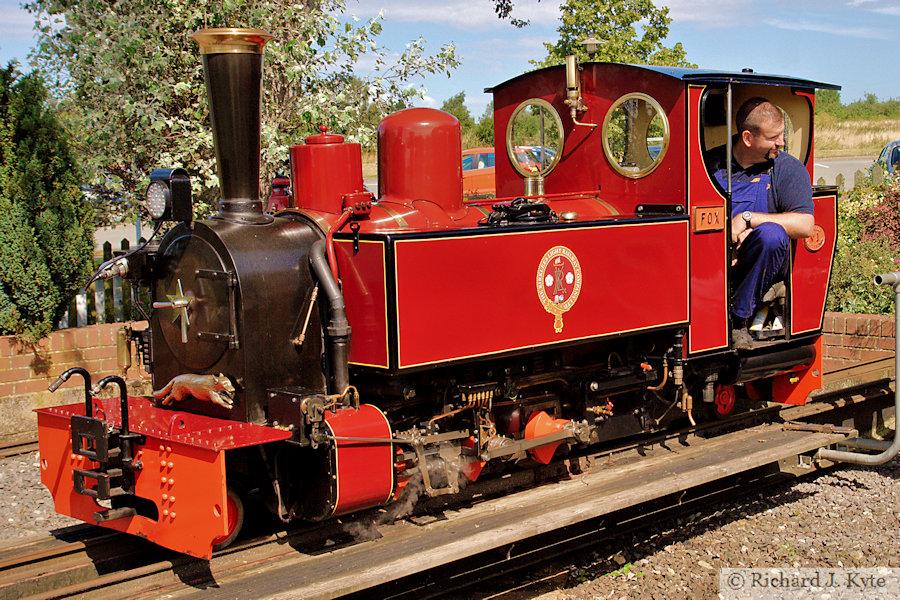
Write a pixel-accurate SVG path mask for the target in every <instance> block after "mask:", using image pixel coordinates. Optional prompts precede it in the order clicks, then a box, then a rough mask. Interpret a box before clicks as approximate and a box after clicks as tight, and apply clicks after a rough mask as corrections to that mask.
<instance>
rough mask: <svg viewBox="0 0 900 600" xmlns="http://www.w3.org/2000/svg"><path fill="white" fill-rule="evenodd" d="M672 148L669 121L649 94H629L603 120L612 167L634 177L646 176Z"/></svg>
mask: <svg viewBox="0 0 900 600" xmlns="http://www.w3.org/2000/svg"><path fill="white" fill-rule="evenodd" d="M668 148H669V120H668V119H667V118H666V113H665V112H664V111H663V109H662V106H660V105H659V102H657V101H656V100H654V99H653V98H651V97H650V96H648V95H647V94H641V93H637V92H635V93H631V94H625V95H624V96H622V97H621V98H619V99H618V100H616V101H615V102H614V103H613V105H612V108H610V109H609V112H607V113H606V118H605V119H603V153H604V154H606V160H608V161H609V164H610V165H612V168H613V169H615V170H616V171H618V172H619V173H621V174H622V175H624V176H625V177H629V178H631V179H638V178H640V177H645V176H646V175H649V174H650V173H652V172H653V170H654V169H656V167H658V166H659V164H660V163H661V162H662V159H663V157H664V156H665V155H666V150H667V149H668Z"/></svg>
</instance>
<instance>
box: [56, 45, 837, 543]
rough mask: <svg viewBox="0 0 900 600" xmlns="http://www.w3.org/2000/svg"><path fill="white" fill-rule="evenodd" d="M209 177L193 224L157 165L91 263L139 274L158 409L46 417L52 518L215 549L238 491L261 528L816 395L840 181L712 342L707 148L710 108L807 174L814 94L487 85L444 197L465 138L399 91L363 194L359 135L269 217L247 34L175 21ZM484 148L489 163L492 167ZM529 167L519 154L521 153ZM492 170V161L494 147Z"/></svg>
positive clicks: (670, 79) (715, 329) (715, 222)
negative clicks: (486, 113) (775, 138)
mask: <svg viewBox="0 0 900 600" xmlns="http://www.w3.org/2000/svg"><path fill="white" fill-rule="evenodd" d="M194 37H195V39H196V40H197V41H198V42H199V44H200V47H201V50H202V53H203V60H204V67H205V73H206V77H207V86H208V92H209V100H210V108H211V116H212V126H213V132H214V138H215V145H216V153H217V160H218V167H219V179H220V185H221V197H222V200H221V203H220V206H219V212H218V214H217V215H215V216H214V217H212V218H210V219H206V220H201V221H194V220H193V219H192V215H191V199H190V181H189V178H188V174H187V173H186V172H185V171H183V170H181V169H167V170H159V171H156V172H154V174H153V177H152V181H151V184H150V187H149V189H148V201H149V207H150V212H151V214H152V215H153V217H154V218H155V219H157V220H168V221H174V222H177V225H175V226H174V227H173V228H172V229H171V230H170V231H169V232H168V234H166V235H165V237H164V238H163V239H162V240H161V241H159V242H151V243H150V244H148V245H147V246H146V247H144V248H142V249H140V250H139V251H137V252H134V253H132V254H130V255H127V256H125V257H122V258H119V259H117V260H116V261H115V262H114V263H113V264H111V265H108V266H107V267H106V269H105V272H106V273H114V274H124V276H125V277H126V278H130V279H131V280H133V281H136V282H139V283H140V284H141V285H143V286H146V288H147V289H148V290H149V293H150V296H151V298H152V306H153V308H152V312H151V314H150V327H149V329H148V331H147V333H145V334H142V335H138V334H135V336H136V337H138V338H139V340H140V342H141V343H140V346H141V350H142V353H143V355H144V356H145V357H146V366H147V368H148V370H152V374H153V383H154V389H158V390H160V392H159V393H156V394H155V397H148V398H144V397H127V396H126V394H125V391H124V383H122V382H121V380H119V379H118V378H116V377H107V378H105V379H103V380H101V382H100V384H99V385H100V387H105V386H106V385H108V384H109V383H112V382H116V383H120V384H121V385H122V392H121V398H117V399H115V400H109V399H100V398H97V397H95V394H92V393H91V391H90V390H91V386H90V376H89V374H87V373H86V372H84V371H83V370H77V369H76V370H73V371H70V372H67V373H66V374H64V376H63V378H67V377H68V376H69V375H71V374H73V373H75V372H78V373H79V374H81V375H82V376H83V377H84V378H85V390H86V391H85V396H86V397H85V402H84V403H78V404H73V405H70V406H61V407H56V408H49V409H41V410H39V411H38V425H39V430H40V445H41V471H42V480H43V482H44V484H45V485H47V487H48V488H50V490H51V492H52V493H53V496H54V499H55V503H56V510H57V511H58V512H60V513H63V514H66V515H70V516H73V517H76V518H79V519H82V520H84V521H87V522H96V523H99V524H101V525H103V526H105V527H110V528H112V529H117V530H120V531H125V532H128V533H132V534H136V535H140V536H142V537H145V538H147V539H149V540H152V541H154V542H156V543H158V544H160V545H163V546H166V547H169V548H173V549H175V550H178V551H180V552H185V553H187V554H190V555H193V556H198V557H209V556H210V555H211V551H212V548H213V546H214V545H224V544H227V543H229V542H230V541H231V540H232V539H233V537H234V536H235V535H236V534H237V532H238V531H239V530H240V527H241V523H242V521H243V516H244V510H245V508H244V504H245V501H246V500H247V496H248V494H249V493H250V492H251V491H253V492H255V493H257V494H258V495H259V497H260V498H261V499H262V501H263V503H264V505H265V506H267V507H268V509H269V510H271V511H272V512H273V513H274V514H276V515H277V516H278V517H280V518H281V519H283V520H285V521H287V520H289V519H294V518H298V519H311V520H319V519H325V518H328V517H330V516H333V515H340V514H346V513H351V512H354V511H359V510H363V509H367V508H371V507H375V506H380V505H383V504H386V503H389V502H391V501H392V500H393V499H395V498H397V496H398V495H399V494H400V493H401V490H402V489H403V488H404V486H405V485H406V484H407V482H409V481H411V480H412V479H413V478H414V477H421V479H422V485H423V487H424V490H425V492H426V493H428V494H430V495H439V494H447V493H454V492H457V491H458V490H459V489H460V486H461V485H465V483H466V482H467V481H474V480H475V479H477V478H478V477H479V476H482V475H483V473H484V472H488V471H490V470H499V469H504V468H510V465H511V464H512V463H515V462H518V463H521V464H523V465H527V464H529V462H530V461H535V462H539V463H547V462H549V461H550V460H551V458H552V457H553V456H554V454H562V453H564V452H566V451H569V450H570V449H573V448H576V447H582V446H586V445H589V444H596V443H600V442H604V441H608V440H613V439H616V438H621V437H625V436H632V435H638V434H642V433H646V432H652V431H655V430H659V429H661V428H665V427H667V426H668V425H669V424H670V423H671V422H672V421H674V420H676V419H686V420H691V421H693V420H694V419H695V418H700V417H701V416H707V415H709V414H710V413H712V414H713V415H715V414H720V415H724V414H728V413H729V412H731V411H733V410H736V409H735V406H736V404H740V402H741V401H742V400H746V399H751V400H759V399H771V400H774V401H775V402H782V403H790V404H802V403H804V402H805V401H806V398H807V396H808V395H809V393H810V392H811V391H812V390H815V389H817V388H819V387H820V386H821V378H822V370H821V346H820V337H821V324H822V318H823V312H824V306H825V296H826V290H827V288H828V281H829V273H830V269H831V263H832V258H833V253H834V246H835V233H836V190H835V189H834V188H815V189H814V201H815V222H816V233H815V235H813V236H812V237H810V238H806V239H802V240H797V241H794V242H793V243H792V247H791V252H790V260H791V264H790V275H789V277H788V278H786V280H785V281H784V282H781V285H780V286H776V288H777V289H773V290H772V292H771V294H770V295H769V297H768V298H767V301H768V302H769V303H770V304H771V306H772V313H773V314H774V315H777V316H778V317H779V319H777V321H779V322H780V323H779V324H780V325H781V326H780V327H777V326H770V327H769V328H768V329H765V330H763V331H761V332H760V333H759V338H760V339H759V340H758V341H757V342H756V343H755V344H754V347H753V348H752V349H749V350H736V349H734V348H733V347H732V343H731V340H730V332H731V327H730V323H729V296H730V291H729V286H730V284H731V280H730V278H731V268H732V267H731V243H730V239H731V236H730V222H731V219H730V218H728V217H727V215H730V210H729V209H730V206H729V200H728V195H727V192H726V190H723V189H721V187H720V186H719V185H718V184H717V183H716V181H715V179H714V178H713V177H712V176H711V174H710V172H709V170H708V168H707V165H706V163H705V160H704V159H705V156H706V155H707V153H708V151H709V150H710V149H711V148H713V147H715V146H718V145H721V144H724V143H725V141H726V140H727V139H728V138H729V136H730V133H731V132H732V131H733V125H732V112H733V110H732V107H733V106H736V105H739V104H740V103H741V102H742V101H743V100H744V99H746V98H750V97H754V96H764V97H766V98H768V99H769V100H771V101H772V102H773V103H775V104H777V105H778V106H779V107H780V108H781V109H782V110H783V111H784V113H785V116H786V122H787V134H786V137H787V138H788V144H787V148H786V151H789V152H790V153H791V154H793V155H794V156H795V157H797V158H799V159H800V160H801V161H802V162H804V164H806V165H807V168H808V169H809V171H810V175H811V174H812V165H813V135H812V134H813V105H814V100H815V94H814V92H815V89H816V88H822V87H829V88H830V87H833V86H828V85H826V84H820V83H816V82H812V81H806V80H801V79H794V78H788V77H779V76H768V75H762V74H756V73H752V72H741V73H723V72H713V71H703V70H695V69H679V68H669V67H648V66H633V65H623V64H608V63H592V62H589V63H586V64H581V65H578V64H576V63H575V61H574V60H570V61H569V62H568V63H567V65H566V66H559V67H550V68H546V69H541V70H537V71H534V72H530V73H527V74H525V75H521V76H519V77H516V78H514V79H512V80H509V81H507V82H504V83H502V84H500V85H498V86H496V87H494V88H493V89H492V90H490V91H491V92H492V94H493V103H494V107H495V119H494V132H495V138H496V140H497V143H496V151H497V156H498V160H497V162H496V187H497V196H498V198H496V199H491V200H477V199H474V200H473V199H469V198H465V197H464V196H463V192H462V173H461V164H460V156H461V146H460V126H459V123H458V122H457V120H456V119H455V118H454V117H452V116H450V115H448V114H446V113H443V112H440V111H437V110H431V109H424V108H413V109H407V110H402V111H400V112H397V113H395V114H393V115H391V116H389V117H387V118H386V119H384V120H383V121H382V122H381V124H380V125H379V127H378V166H379V168H378V192H377V194H373V193H371V192H370V191H369V190H367V189H366V187H365V185H364V183H363V178H362V169H361V153H360V147H359V145H357V144H351V143H345V142H344V141H343V138H342V137H341V136H339V135H334V134H331V133H328V132H326V131H324V130H323V132H322V133H321V134H319V135H313V136H311V137H309V138H307V139H306V143H305V144H301V145H298V146H293V147H292V148H291V174H290V180H289V184H290V192H289V193H288V192H287V191H286V187H287V183H288V182H285V181H282V182H277V183H279V185H277V186H275V187H276V189H277V190H279V193H278V198H277V199H278V204H279V205H280V209H279V211H278V212H277V213H276V214H274V215H272V214H268V213H266V212H265V211H264V209H263V202H262V201H261V199H260V197H259V191H258V189H259V150H260V117H259V114H260V112H259V109H260V106H259V103H260V86H261V80H262V78H261V70H262V54H263V47H264V45H265V43H266V41H267V40H268V39H269V36H268V35H267V34H265V33H263V32H260V31H255V30H241V29H223V30H207V31H202V32H199V33H197V34H195V35H194ZM501 156H502V157H503V159H502V160H501V159H500V157H501ZM523 157H524V158H523ZM507 159H508V160H507Z"/></svg>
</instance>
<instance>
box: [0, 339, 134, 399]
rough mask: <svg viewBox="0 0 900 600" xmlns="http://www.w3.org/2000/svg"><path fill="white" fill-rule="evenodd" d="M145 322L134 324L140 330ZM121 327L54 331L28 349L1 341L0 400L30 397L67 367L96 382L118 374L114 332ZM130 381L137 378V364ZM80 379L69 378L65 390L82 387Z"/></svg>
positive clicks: (19, 344)
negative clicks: (80, 369) (80, 370)
mask: <svg viewBox="0 0 900 600" xmlns="http://www.w3.org/2000/svg"><path fill="white" fill-rule="evenodd" d="M146 326H147V325H146V322H143V323H140V324H136V325H135V329H143V328H144V327H146ZM121 327H122V324H121V323H110V324H107V325H91V326H89V327H77V328H71V329H62V330H60V331H54V332H53V333H51V334H50V335H49V336H48V337H46V338H44V339H42V340H41V341H40V342H39V343H38V344H37V346H33V347H28V346H26V345H25V344H22V343H21V342H19V341H18V340H17V339H16V338H15V337H14V336H2V337H0V397H3V396H10V395H20V394H29V393H32V392H40V391H44V390H46V389H47V386H48V385H50V383H51V382H52V381H53V380H55V379H56V378H57V376H59V374H60V373H62V372H63V371H65V370H66V369H68V368H69V367H84V368H85V369H87V370H88V371H89V372H90V373H91V374H92V375H94V376H95V377H96V378H98V379H99V378H100V377H102V376H106V375H114V374H117V373H118V366H117V364H116V331H117V330H118V329H119V328H121ZM132 362H133V363H134V366H133V367H132V368H131V369H130V370H129V377H139V376H140V375H143V374H139V373H137V368H136V367H137V362H136V361H135V360H134V358H132ZM82 385H83V384H82V380H81V378H80V377H79V378H72V379H70V380H69V381H67V382H66V383H65V384H64V387H73V386H74V387H81V386H82Z"/></svg>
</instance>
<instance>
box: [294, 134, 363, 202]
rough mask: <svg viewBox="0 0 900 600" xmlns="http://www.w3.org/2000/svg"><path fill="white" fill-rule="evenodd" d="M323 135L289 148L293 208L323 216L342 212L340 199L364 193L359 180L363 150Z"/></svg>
mask: <svg viewBox="0 0 900 600" xmlns="http://www.w3.org/2000/svg"><path fill="white" fill-rule="evenodd" d="M321 130H322V133H321V134H319V135H311V136H309V137H308V138H306V143H305V144H303V145H300V146H291V187H292V188H293V192H294V206H296V207H297V208H308V209H310V210H317V211H321V212H326V213H333V214H340V213H341V212H343V197H344V196H345V195H346V194H353V193H356V192H362V191H364V190H365V187H364V185H363V178H362V151H361V149H360V146H359V144H351V143H345V142H344V137H343V136H341V135H336V134H333V133H326V129H325V126H324V125H323V126H322V127H321Z"/></svg>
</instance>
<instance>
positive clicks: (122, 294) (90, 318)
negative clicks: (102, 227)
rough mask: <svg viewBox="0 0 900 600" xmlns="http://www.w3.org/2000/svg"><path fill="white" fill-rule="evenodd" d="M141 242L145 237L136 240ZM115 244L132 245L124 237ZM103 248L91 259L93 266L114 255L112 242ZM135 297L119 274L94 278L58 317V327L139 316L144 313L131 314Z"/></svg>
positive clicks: (84, 325) (83, 325)
mask: <svg viewBox="0 0 900 600" xmlns="http://www.w3.org/2000/svg"><path fill="white" fill-rule="evenodd" d="M143 243H144V239H143V238H141V239H140V240H139V241H138V244H143ZM116 246H118V247H117V250H123V251H127V250H129V249H130V247H131V242H130V241H129V240H127V239H123V240H121V241H120V242H118V243H117V244H116ZM102 249H103V252H102V256H96V257H95V259H94V262H95V265H94V266H95V267H99V266H100V264H101V263H102V262H104V261H106V260H109V259H110V258H111V257H112V256H113V244H112V243H111V242H105V243H104V244H103V246H102ZM134 301H135V299H134V298H133V297H132V289H131V285H130V284H129V283H128V282H126V281H124V280H123V279H122V278H121V277H114V278H113V279H108V280H105V281H95V282H94V283H93V285H91V287H90V288H89V289H87V290H85V291H83V292H81V293H79V294H78V295H77V296H75V299H74V300H73V301H72V303H71V304H70V305H69V310H68V311H67V312H66V314H64V315H63V318H62V319H60V322H59V325H58V329H66V328H69V327H86V326H87V325H96V324H99V323H120V322H123V321H130V320H132V319H134V318H136V319H141V318H143V317H141V316H140V315H132V314H131V313H132V310H133V309H132V307H133V304H134Z"/></svg>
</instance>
